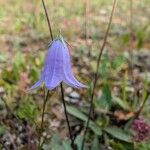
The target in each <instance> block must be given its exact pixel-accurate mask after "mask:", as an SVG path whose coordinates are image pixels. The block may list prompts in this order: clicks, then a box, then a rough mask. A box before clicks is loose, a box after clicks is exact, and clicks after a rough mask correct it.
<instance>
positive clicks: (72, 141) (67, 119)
mask: <svg viewBox="0 0 150 150" xmlns="http://www.w3.org/2000/svg"><path fill="white" fill-rule="evenodd" d="M60 88H61V98H62V102H63V106H64V112H65V117H66V121H67V126H68V130H69V136H70V140H71V147H72V148H73V147H74V145H73V143H74V140H73V137H72V132H71V127H70V123H69V118H68V115H67V108H66V103H65V99H64V89H63V84H62V83H61V84H60ZM73 149H74V148H73Z"/></svg>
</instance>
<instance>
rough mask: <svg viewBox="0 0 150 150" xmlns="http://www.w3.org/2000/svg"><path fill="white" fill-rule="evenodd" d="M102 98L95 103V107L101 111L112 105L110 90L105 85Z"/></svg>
mask: <svg viewBox="0 0 150 150" xmlns="http://www.w3.org/2000/svg"><path fill="white" fill-rule="evenodd" d="M102 92H103V93H102V96H101V97H100V99H98V100H97V101H95V106H96V107H99V108H103V109H109V107H110V106H111V104H112V96H111V89H110V86H109V85H108V84H105V85H104V87H103V90H102Z"/></svg>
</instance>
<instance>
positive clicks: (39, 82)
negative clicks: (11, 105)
mask: <svg viewBox="0 0 150 150" xmlns="http://www.w3.org/2000/svg"><path fill="white" fill-rule="evenodd" d="M43 81H44V72H42V73H41V78H40V80H39V81H37V82H36V83H35V84H34V85H33V86H32V87H31V88H30V89H29V91H30V90H34V89H36V88H38V87H39V86H40V85H41V84H42V82H43Z"/></svg>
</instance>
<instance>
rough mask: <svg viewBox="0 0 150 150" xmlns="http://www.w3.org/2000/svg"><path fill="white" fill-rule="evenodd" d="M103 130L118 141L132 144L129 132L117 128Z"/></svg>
mask: <svg viewBox="0 0 150 150" xmlns="http://www.w3.org/2000/svg"><path fill="white" fill-rule="evenodd" d="M103 130H104V131H105V132H107V133H108V134H110V135H111V136H113V137H114V138H116V139H118V140H121V141H125V142H129V143H130V142H132V141H131V139H132V137H131V134H129V133H128V132H126V131H124V130H122V129H119V128H116V127H108V128H104V129H103Z"/></svg>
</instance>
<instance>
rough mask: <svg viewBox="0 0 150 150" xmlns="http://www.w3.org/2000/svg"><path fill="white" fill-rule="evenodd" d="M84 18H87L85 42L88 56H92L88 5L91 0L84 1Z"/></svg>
mask: <svg viewBox="0 0 150 150" xmlns="http://www.w3.org/2000/svg"><path fill="white" fill-rule="evenodd" d="M84 6H85V7H84V18H85V23H84V28H85V44H86V48H87V49H88V56H91V48H90V46H89V44H88V27H87V26H88V6H89V0H85V2H84Z"/></svg>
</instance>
